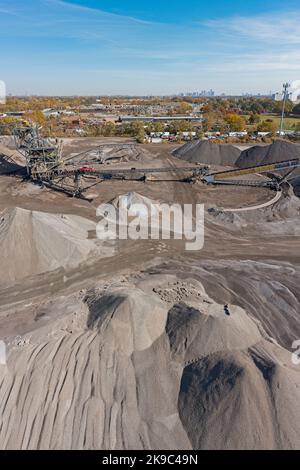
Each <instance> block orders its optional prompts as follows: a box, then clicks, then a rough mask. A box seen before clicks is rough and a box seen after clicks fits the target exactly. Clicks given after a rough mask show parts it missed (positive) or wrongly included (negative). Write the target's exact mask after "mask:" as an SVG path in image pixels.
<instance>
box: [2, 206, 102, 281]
mask: <svg viewBox="0 0 300 470" xmlns="http://www.w3.org/2000/svg"><path fill="white" fill-rule="evenodd" d="M95 228H96V226H95V223H93V222H91V221H89V220H87V219H84V218H82V217H79V216H75V215H56V214H49V213H44V212H37V211H29V210H25V209H21V208H19V207H16V208H13V209H6V210H5V211H3V212H2V213H0V251H1V270H0V280H1V284H6V283H8V282H13V281H16V280H20V279H23V278H24V277H26V276H31V275H34V274H38V273H42V272H46V271H52V270H54V269H57V268H61V267H63V268H68V267H69V268H70V267H74V266H77V265H78V264H80V263H82V262H84V261H86V260H87V259H88V258H89V257H90V256H91V255H92V253H95V252H97V253H98V255H100V254H102V255H103V256H105V255H107V250H106V249H104V247H102V248H101V247H100V246H99V242H98V241H96V240H92V239H88V236H89V232H93V231H95Z"/></svg>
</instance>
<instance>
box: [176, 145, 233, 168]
mask: <svg viewBox="0 0 300 470" xmlns="http://www.w3.org/2000/svg"><path fill="white" fill-rule="evenodd" d="M240 153H241V152H240V150H239V149H237V148H236V147H234V146H233V145H228V144H216V143H214V142H209V141H208V140H197V141H192V142H188V143H186V144H185V145H183V146H182V147H180V148H178V149H176V150H175V151H174V152H173V155H174V156H175V157H177V158H180V159H181V160H186V161H188V162H193V163H206V164H210V165H217V166H234V165H235V162H236V160H237V159H238V158H239V156H240Z"/></svg>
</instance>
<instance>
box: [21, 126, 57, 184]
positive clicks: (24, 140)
mask: <svg viewBox="0 0 300 470" xmlns="http://www.w3.org/2000/svg"><path fill="white" fill-rule="evenodd" d="M13 136H14V140H15V145H16V147H17V149H18V150H19V152H20V153H21V154H22V155H23V156H24V157H25V159H26V169H27V175H28V177H30V178H32V179H33V180H50V179H51V176H52V175H53V171H54V170H55V169H57V168H61V167H62V165H63V160H62V142H61V141H60V142H58V141H57V140H56V141H55V142H51V141H50V140H49V139H45V138H43V137H41V136H40V135H39V129H38V127H37V126H36V127H29V126H28V127H27V126H26V127H15V128H14V129H13Z"/></svg>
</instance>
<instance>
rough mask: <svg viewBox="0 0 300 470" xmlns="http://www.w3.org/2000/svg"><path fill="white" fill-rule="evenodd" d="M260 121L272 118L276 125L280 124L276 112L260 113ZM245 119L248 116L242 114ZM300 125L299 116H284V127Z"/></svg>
mask: <svg viewBox="0 0 300 470" xmlns="http://www.w3.org/2000/svg"><path fill="white" fill-rule="evenodd" d="M259 117H260V121H266V120H267V119H272V120H273V121H274V122H275V123H276V124H277V126H278V128H279V125H280V116H278V114H260V116H259ZM244 118H245V119H248V118H249V115H244ZM297 125H299V126H300V116H298V117H296V116H293V117H285V118H284V126H283V127H284V129H287V130H289V129H291V130H292V129H293V128H294V127H295V126H297Z"/></svg>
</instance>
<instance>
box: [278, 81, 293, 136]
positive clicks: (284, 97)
mask: <svg viewBox="0 0 300 470" xmlns="http://www.w3.org/2000/svg"><path fill="white" fill-rule="evenodd" d="M290 86H291V85H290V84H289V83H284V84H283V103H282V112H281V119H280V132H279V135H282V132H283V120H284V111H285V105H286V100H287V97H288V89H289V87H290Z"/></svg>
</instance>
